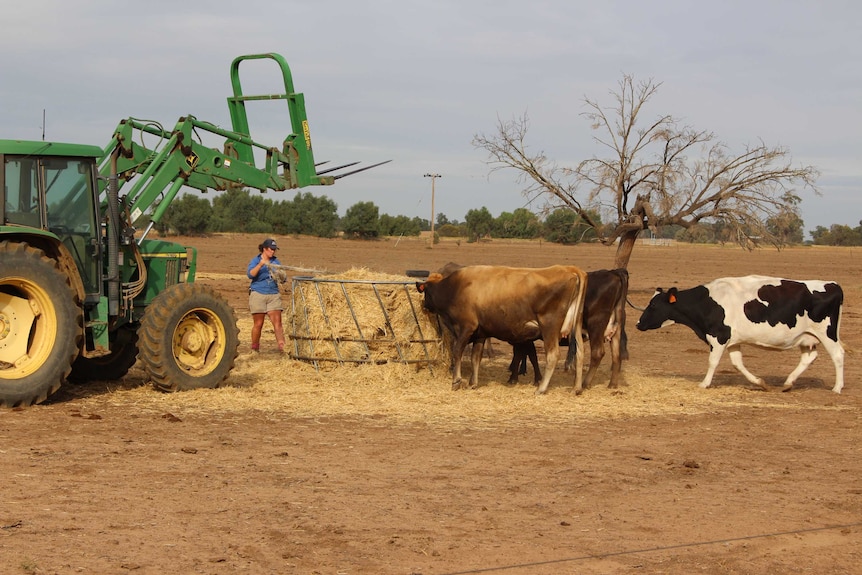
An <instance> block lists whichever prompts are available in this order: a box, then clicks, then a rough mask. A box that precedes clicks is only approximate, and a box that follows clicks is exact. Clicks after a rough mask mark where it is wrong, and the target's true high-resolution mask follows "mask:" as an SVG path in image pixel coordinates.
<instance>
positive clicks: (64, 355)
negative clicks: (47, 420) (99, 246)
mask: <svg viewBox="0 0 862 575" xmlns="http://www.w3.org/2000/svg"><path fill="white" fill-rule="evenodd" d="M82 325H83V311H82V310H81V307H80V306H79V305H78V303H77V298H76V296H75V292H74V291H73V290H72V288H71V287H70V284H69V281H68V278H67V277H66V276H65V275H64V274H63V273H61V272H60V270H59V268H58V267H57V262H56V261H54V260H52V259H51V258H49V257H47V256H45V253H44V252H43V251H42V250H39V249H36V248H33V247H30V246H29V245H28V244H26V243H13V242H0V406H7V407H18V406H22V407H23V406H28V405H32V404H34V403H40V402H42V401H45V399H47V397H48V396H49V395H51V394H52V393H54V392H55V391H57V390H58V389H59V388H60V385H61V384H62V383H63V381H64V380H65V379H66V377H67V376H68V375H69V372H70V371H71V369H72V361H74V359H75V357H76V356H77V355H78V351H79V349H80V348H79V345H80V341H81V337H82V334H83V329H82Z"/></svg>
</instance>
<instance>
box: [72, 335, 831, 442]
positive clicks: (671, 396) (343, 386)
mask: <svg viewBox="0 0 862 575" xmlns="http://www.w3.org/2000/svg"><path fill="white" fill-rule="evenodd" d="M250 327H251V321H250V320H249V319H240V330H241V332H242V333H246V334H247V333H248V330H249V329H250ZM267 342H269V343H270V344H271V345H270V347H273V346H274V335H273V334H272V332H271V331H268V332H267V330H265V332H264V345H263V346H262V347H263V349H264V351H262V352H261V353H259V354H251V353H244V354H242V355H240V357H239V358H238V360H237V364H236V368H235V369H234V371H233V372H232V373H231V376H230V377H229V378H228V380H227V381H226V382H225V384H224V385H223V386H222V387H221V388H219V389H201V390H196V391H191V392H186V393H175V394H163V393H158V392H156V391H154V390H153V388H152V387H151V386H149V385H143V383H144V382H143V381H142V374H141V372H140V370H137V369H135V370H133V372H132V373H131V374H130V376H129V379H130V382H127V383H126V385H125V386H120V387H118V388H115V389H113V390H111V391H109V392H108V393H105V394H100V395H91V396H90V397H88V398H85V399H83V401H82V402H83V405H85V406H86V405H88V404H90V405H94V406H95V405H98V404H103V403H108V404H111V405H116V406H126V407H128V406H134V407H135V408H136V409H139V410H142V411H152V412H158V413H172V414H175V415H177V416H180V417H182V416H183V415H191V414H223V415H229V414H241V413H248V412H259V413H262V414H264V415H266V416H267V417H273V418H280V417H288V416H289V417H309V418H326V417H360V418H385V420H386V421H387V424H399V425H410V424H429V425H433V426H441V427H447V428H452V429H462V428H471V429H492V428H505V427H511V426H520V427H523V426H529V427H533V426H535V427H541V426H545V425H547V424H568V425H577V424H579V423H589V422H595V421H601V420H608V419H617V420H620V419H630V418H639V417H649V416H676V415H680V416H681V415H694V414H706V413H717V412H727V411H729V410H731V409H732V408H736V407H743V406H748V407H751V406H758V407H762V408H766V407H770V408H779V409H842V408H840V407H836V406H835V405H834V404H832V403H831V402H827V403H825V404H819V405H818V404H817V402H812V400H811V395H809V394H807V393H806V392H804V391H796V392H794V393H791V394H782V393H763V392H759V391H752V390H750V389H748V388H746V387H744V386H742V385H739V386H736V385H733V386H730V385H729V386H724V387H715V388H711V389H708V390H703V389H700V388H698V386H697V382H694V381H690V380H684V379H680V378H672V377H658V376H656V375H655V374H644V373H642V372H641V371H640V370H639V369H638V368H637V367H636V366H633V365H629V364H626V365H625V366H624V368H623V375H624V384H623V385H622V386H621V387H620V389H618V390H610V389H608V388H607V385H606V384H605V383H604V382H606V381H607V378H608V377H609V373H608V370H607V369H606V368H605V367H604V366H603V367H602V368H600V370H599V373H598V376H597V381H598V382H600V383H598V384H597V385H595V386H594V387H592V388H591V389H588V390H586V391H585V392H584V393H583V395H581V396H576V395H575V394H574V393H572V391H571V389H572V381H571V374H570V373H566V372H564V371H563V370H562V368H561V367H560V368H559V369H557V371H556V373H555V374H554V377H553V379H552V381H551V387H550V389H549V390H548V392H547V393H546V394H545V395H542V396H537V395H535V388H534V387H533V386H532V385H529V384H526V383H521V384H519V385H515V386H508V385H505V384H503V382H505V381H506V378H507V377H508V371H507V370H506V368H507V366H508V361H509V357H508V348H506V351H505V352H503V351H501V350H500V349H499V346H498V351H497V354H496V357H493V358H486V359H485V360H483V363H482V370H481V372H480V379H481V382H482V384H483V385H482V386H481V387H479V388H478V389H475V390H462V391H457V392H453V391H452V390H451V385H450V382H451V377H450V375H449V373H448V370H447V369H445V367H442V366H437V367H432V368H427V367H423V368H419V367H416V366H409V365H403V364H392V363H390V364H386V365H344V366H337V365H330V366H329V367H328V368H324V369H320V370H319V371H318V370H316V369H315V368H314V367H313V366H312V365H311V364H309V363H307V362H302V361H296V360H293V359H290V358H289V357H288V356H287V355H286V354H278V353H276V352H274V351H268V350H267V345H266V344H267ZM521 379H522V381H526V380H527V378H526V377H524V376H522V378H521ZM129 383H131V385H129Z"/></svg>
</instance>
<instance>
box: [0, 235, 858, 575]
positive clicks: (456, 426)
mask: <svg viewBox="0 0 862 575" xmlns="http://www.w3.org/2000/svg"><path fill="white" fill-rule="evenodd" d="M171 239H175V240H176V241H178V242H180V243H183V244H186V245H191V246H194V247H196V248H197V249H198V254H199V278H198V281H200V282H203V283H206V284H208V285H212V286H214V287H216V288H217V289H219V290H220V291H221V292H222V293H223V294H224V295H225V296H226V297H227V298H228V299H229V301H230V302H231V304H232V305H233V306H234V307H235V309H236V311H237V316H238V317H239V319H240V322H239V324H240V329H241V340H242V345H241V348H240V356H239V358H238V361H237V366H236V369H235V370H234V372H233V373H232V375H231V377H230V378H229V379H228V381H227V382H226V384H225V385H224V386H223V387H222V388H220V389H216V390H200V391H195V392H190V393H179V394H161V393H158V392H156V391H154V390H153V388H152V387H151V386H150V385H148V384H147V382H146V381H145V378H144V376H143V373H142V372H141V371H140V370H139V369H137V368H135V369H133V370H132V371H131V372H130V374H129V375H128V376H127V377H125V378H124V379H123V380H122V381H100V382H92V383H89V384H86V385H81V386H73V385H67V386H64V387H63V388H62V389H61V390H60V392H58V393H57V394H56V395H55V396H53V397H52V398H51V399H50V400H49V402H47V403H45V404H43V405H39V406H35V407H33V408H30V409H25V410H11V411H4V412H2V413H0V469H2V477H3V489H2V492H0V493H2V494H0V572H2V573H10V574H15V573H21V574H36V573H38V574H66V573H93V574H108V573H134V574H154V575H155V574H159V575H161V574H165V573H177V574H186V573H205V574H234V573H255V574H258V573H260V574H272V573H286V574H294V573H295V574H315V575H316V574H320V575H323V574H326V575H358V574H393V575H419V574H422V575H456V574H474V573H477V574H478V573H482V574H485V573H489V574H501V575H505V574H508V573H512V574H515V573H517V574H519V575H521V574H527V575H533V574H556V573H573V574H574V573H577V574H590V573H595V574H599V573H602V574H605V573H620V574H623V573H650V574H652V573H667V574H675V575H683V574H685V575H688V574H691V573H704V574H731V573H733V574H752V575H759V574H763V575H766V574H769V575H772V574H776V573H782V574H783V573H813V574H821V573H830V574H838V573H846V574H851V573H862V566H860V561H862V482H860V477H862V457H860V455H862V453H861V452H860V437H862V417H860V415H862V381H860V380H861V379H862V378H860V373H862V368H860V365H859V362H858V361H857V354H858V351H857V350H859V349H860V344H862V335H860V328H862V316H860V310H862V263H860V255H862V252H860V251H859V250H858V249H853V248H843V249H839V248H815V247H809V248H793V249H786V250H782V251H775V250H758V251H754V252H745V251H742V250H740V249H739V248H736V247H716V246H710V247H693V246H688V245H671V246H652V245H638V246H637V247H636V248H635V251H634V254H633V256H632V263H631V265H630V268H629V271H630V274H631V289H630V299H631V300H632V302H633V303H634V304H635V305H641V306H642V305H645V304H646V302H647V301H648V300H649V297H650V295H651V294H652V292H653V290H654V288H655V287H657V286H662V287H670V286H674V285H675V286H678V287H680V288H685V287H691V286H693V285H695V284H698V283H702V282H705V281H708V280H710V279H713V278H715V277H719V276H729V275H745V274H749V273H760V274H767V275H779V276H786V277H794V278H798V279H811V278H820V279H833V280H836V281H838V282H839V283H841V284H842V286H843V288H844V292H845V307H844V314H843V319H842V322H843V323H842V326H841V328H842V337H843V339H844V343H845V346H846V349H847V358H846V368H845V379H846V383H845V388H844V392H843V393H842V394H840V395H838V394H834V393H832V392H831V391H830V388H831V387H832V385H833V383H834V377H835V376H834V369H833V365H832V362H831V361H830V359H829V357H828V355H827V354H825V353H821V355H820V357H819V358H818V360H817V361H815V362H814V364H813V365H812V366H811V367H810V368H809V369H808V370H807V371H806V372H805V374H803V376H802V377H801V378H800V380H799V381H798V382H797V386H796V388H795V389H794V390H793V391H791V392H789V393H781V392H780V386H781V383H782V382H783V379H784V377H785V376H786V375H787V374H788V373H789V372H790V371H791V370H792V368H793V367H794V366H795V365H796V363H797V361H798V354H797V353H796V352H793V351H787V352H774V351H763V350H757V349H753V348H743V353H744V356H745V358H746V365H747V366H748V367H749V368H750V369H751V370H752V371H753V372H754V373H756V374H758V375H760V376H762V377H764V378H765V379H766V380H767V383H768V384H769V385H770V386H771V388H772V390H771V391H768V392H764V391H759V390H755V389H752V388H751V386H750V385H748V384H747V382H746V381H745V379H744V378H743V377H742V376H741V375H740V374H738V373H736V371H735V370H734V369H733V367H732V366H731V365H730V361H729V359H728V358H727V357H725V358H723V360H722V364H721V366H720V367H719V370H718V372H717V374H716V377H715V380H714V383H713V387H712V388H710V389H706V390H703V389H699V388H698V386H697V384H698V382H699V381H700V380H701V379H702V377H703V375H704V373H705V370H706V365H707V347H706V345H705V344H703V343H702V342H700V340H698V339H697V338H696V336H695V335H694V334H693V333H692V332H691V331H690V330H688V329H687V328H683V327H680V326H671V327H668V328H663V329H660V330H656V331H653V332H646V333H641V332H638V331H637V330H635V329H634V324H635V322H636V321H637V317H638V313H639V312H637V311H635V310H633V309H629V317H628V330H627V331H628V335H629V351H630V359H629V361H627V362H625V364H624V366H623V378H624V379H623V381H624V384H623V385H622V386H621V388H620V389H619V390H616V391H612V390H608V389H607V387H606V382H607V377H608V374H609V365H608V363H609V362H608V358H605V359H606V361H605V362H604V364H603V365H602V368H601V369H600V371H599V375H598V376H597V378H596V382H595V383H594V386H593V387H592V388H591V389H589V390H587V391H585V392H584V394H583V395H581V396H575V395H574V394H573V393H572V392H571V391H570V390H571V386H572V382H571V377H572V376H571V373H566V372H564V371H563V369H562V367H560V369H558V370H557V372H556V373H555V375H554V378H553V379H552V381H551V387H550V389H549V391H548V393H547V395H544V396H536V395H535V394H534V393H533V389H534V388H533V387H532V386H531V385H529V384H528V383H527V381H528V379H529V380H531V378H526V377H523V376H522V378H521V379H522V383H520V384H518V385H516V386H507V385H504V382H505V380H506V377H507V375H508V374H507V372H506V366H507V364H508V360H509V349H508V348H507V346H505V345H503V344H499V342H498V344H495V345H494V346H493V355H492V356H491V357H488V358H486V359H485V360H484V363H483V364H482V370H481V374H480V377H481V382H482V386H481V387H480V388H478V389H476V390H462V391H458V392H453V391H451V390H450V381H449V375H448V373H447V372H446V370H445V369H443V368H436V369H435V368H432V369H428V368H417V367H413V366H402V365H391V364H390V365H381V366H345V367H327V368H324V369H320V370H315V369H314V368H313V367H312V366H309V365H308V364H306V363H303V362H299V361H294V360H292V359H290V358H289V357H287V356H285V355H281V354H278V353H277V352H276V351H274V350H275V340H274V337H273V335H272V332H271V330H269V328H267V331H265V333H264V339H263V345H262V351H261V353H260V354H252V353H251V351H250V348H249V328H250V325H251V322H250V319H249V317H248V308H247V300H246V295H247V292H246V287H247V281H246V280H245V279H244V271H245V266H246V263H247V262H248V260H249V259H250V258H251V257H252V256H253V255H254V254H256V253H257V249H256V246H257V244H258V243H259V242H260V241H261V240H262V239H263V238H262V237H257V236H245V235H219V236H213V237H208V238H171ZM278 240H279V245H280V246H281V247H282V250H281V251H280V252H279V257H280V258H281V260H282V262H283V263H285V264H288V265H291V266H296V267H305V268H313V269H316V270H325V271H328V272H342V271H346V270H348V269H351V268H355V267H364V268H367V269H369V270H374V271H379V272H381V273H386V274H403V273H404V272H405V271H406V270H408V269H429V270H433V269H437V268H439V267H440V266H442V265H443V264H445V263H447V262H449V261H456V262H458V263H462V264H473V263H492V264H506V265H514V266H533V267H538V266H544V265H551V264H554V263H570V264H575V265H580V266H582V267H584V268H585V269H588V270H589V269H599V268H607V267H609V266H610V265H611V263H612V262H613V255H614V254H613V250H612V249H608V248H604V247H601V246H594V245H589V246H575V247H562V246H557V245H551V244H547V243H539V242H498V241H494V242H488V243H481V244H467V243H464V242H461V243H457V242H448V241H447V242H444V243H442V244H438V245H435V246H433V247H431V246H429V245H428V244H427V243H426V242H425V241H424V240H422V239H401V240H397V239H390V240H381V241H376V242H354V241H344V240H321V239H316V238H290V237H284V238H282V237H279V238H278ZM285 301H286V302H287V301H288V298H287V297H286V298H285ZM540 359H542V358H541V357H540Z"/></svg>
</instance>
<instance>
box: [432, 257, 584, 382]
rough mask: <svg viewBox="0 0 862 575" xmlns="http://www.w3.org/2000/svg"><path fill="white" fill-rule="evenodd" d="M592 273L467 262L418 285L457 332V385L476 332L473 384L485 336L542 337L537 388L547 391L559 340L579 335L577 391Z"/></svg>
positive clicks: (521, 339) (512, 340)
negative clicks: (542, 371) (541, 368)
mask: <svg viewBox="0 0 862 575" xmlns="http://www.w3.org/2000/svg"><path fill="white" fill-rule="evenodd" d="M586 288H587V274H586V272H584V271H583V270H581V269H580V268H578V267H575V266H552V267H548V268H511V267H503V266H466V267H462V268H459V269H455V270H454V271H452V273H450V274H449V275H448V276H445V277H444V276H443V275H442V274H439V273H434V274H431V275H430V276H429V277H428V279H427V280H426V281H424V282H416V289H418V290H419V292H421V293H424V294H425V308H426V309H427V310H428V311H430V312H432V313H436V314H437V315H438V316H439V317H440V318H441V320H442V321H443V323H444V325H446V326H447V327H448V328H449V329H450V330H451V331H452V334H453V337H454V343H453V345H452V348H453V351H452V353H453V357H455V358H456V361H455V365H454V369H453V370H452V389H459V388H460V387H461V362H460V361H457V358H460V357H461V356H462V355H463V353H464V349H465V348H466V347H467V344H469V343H470V341H471V339H473V338H475V339H476V342H475V343H474V345H473V353H472V354H471V360H472V364H473V373H472V375H471V376H470V382H469V386H470V387H475V386H476V385H477V383H478V379H479V362H480V360H481V358H482V349H483V347H484V341H485V339H487V338H489V337H493V338H496V339H500V340H503V341H506V342H509V343H519V342H525V341H532V340H535V339H539V338H541V339H542V341H543V343H544V346H545V376H544V378H543V379H542V381H541V383H540V384H539V387H538V389H537V390H536V393H540V394H541V393H544V392H545V391H546V390H547V389H548V383H549V382H550V380H551V376H552V375H553V373H554V368H555V367H556V364H557V360H558V359H559V340H560V337H562V336H569V337H570V338H571V339H573V340H574V341H575V342H576V344H577V348H578V355H577V360H576V363H577V367H576V369H575V391H576V392H578V393H580V391H581V388H582V384H583V374H582V371H581V370H582V368H583V343H582V338H581V329H582V328H581V321H582V318H581V315H582V313H583V308H584V299H585V296H586Z"/></svg>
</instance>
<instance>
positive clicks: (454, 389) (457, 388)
mask: <svg viewBox="0 0 862 575" xmlns="http://www.w3.org/2000/svg"><path fill="white" fill-rule="evenodd" d="M459 389H461V382H460V381H459V382H458V383H453V384H452V391H458V390H459Z"/></svg>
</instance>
